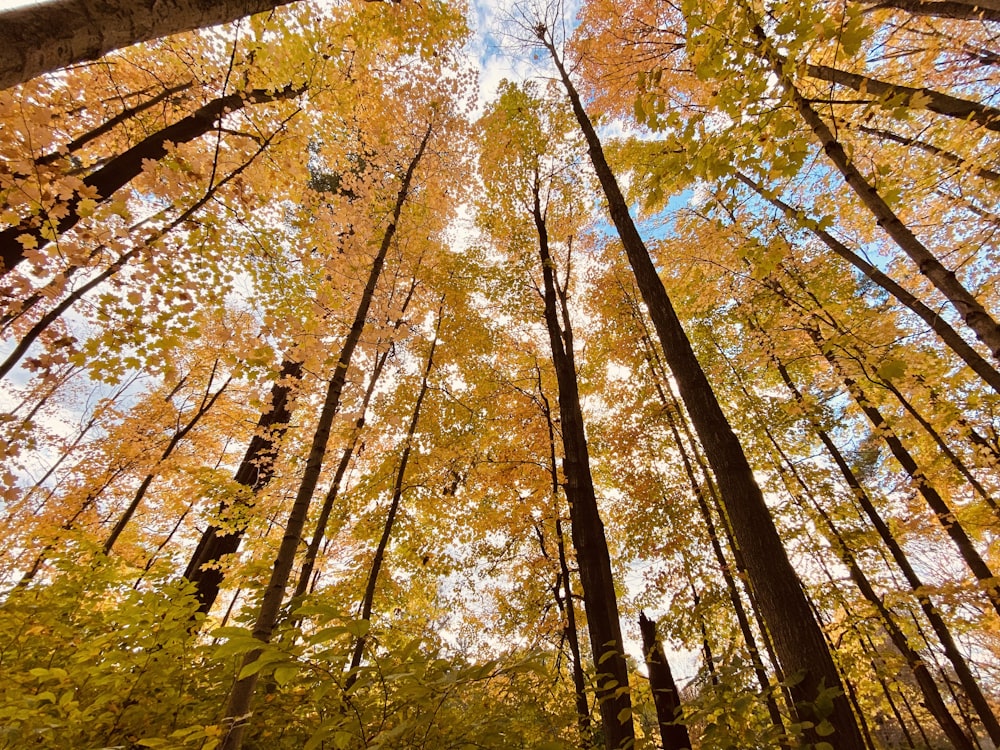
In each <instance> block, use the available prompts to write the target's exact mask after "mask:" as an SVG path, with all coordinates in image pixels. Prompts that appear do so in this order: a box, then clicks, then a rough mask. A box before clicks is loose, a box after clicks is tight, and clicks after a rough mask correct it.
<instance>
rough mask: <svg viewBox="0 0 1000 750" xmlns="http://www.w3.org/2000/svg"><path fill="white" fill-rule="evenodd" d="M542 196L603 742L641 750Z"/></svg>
mask: <svg viewBox="0 0 1000 750" xmlns="http://www.w3.org/2000/svg"><path fill="white" fill-rule="evenodd" d="M539 190H540V188H539V186H538V182H537V175H536V182H535V185H534V190H533V198H534V205H533V208H532V216H533V218H534V222H535V229H536V231H537V233H538V253H539V258H540V260H541V265H542V280H543V284H544V295H543V296H544V299H545V325H546V328H547V330H548V334H549V344H550V346H551V348H552V363H553V365H554V366H555V371H556V381H557V383H558V385H559V416H560V419H561V422H562V425H561V426H562V441H563V473H564V475H565V477H566V484H565V485H564V489H565V491H566V497H567V499H568V500H569V507H570V518H571V520H572V524H573V530H572V531H573V534H572V535H573V547H574V548H575V550H576V559H577V565H578V567H579V569H580V582H581V584H582V585H583V601H584V606H585V609H586V612H587V626H588V629H589V631H590V643H591V648H592V649H593V655H594V666H595V669H596V671H597V675H596V680H597V700H598V704H599V706H600V710H601V720H602V723H603V726H604V741H605V745H606V746H607V748H608V750H619V749H624V748H631V747H632V746H633V745H634V744H635V730H634V727H633V723H632V699H631V696H630V695H629V688H628V663H627V662H626V660H625V646H624V640H623V639H622V634H621V623H620V621H619V618H618V599H617V595H616V594H615V582H614V576H613V574H612V571H611V556H610V553H609V552H608V542H607V538H606V537H605V534H604V524H603V522H602V521H601V516H600V511H599V510H598V507H597V495H596V492H595V490H594V483H593V478H592V475H591V473H590V454H589V452H588V450H587V438H586V432H585V428H584V424H583V412H582V410H581V408H580V395H579V391H578V386H577V375H576V363H575V358H574V354H573V330H572V327H571V325H570V321H569V319H568V318H564V319H563V320H562V321H560V319H559V312H560V308H559V304H558V299H557V294H556V282H555V274H554V272H553V259H552V256H551V254H550V252H549V240H548V227H547V226H546V223H545V217H544V215H543V213H542V208H541V199H540V195H539Z"/></svg>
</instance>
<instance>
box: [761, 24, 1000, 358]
mask: <svg viewBox="0 0 1000 750" xmlns="http://www.w3.org/2000/svg"><path fill="white" fill-rule="evenodd" d="M754 34H755V36H756V37H757V40H758V42H759V47H760V51H761V54H762V55H763V56H764V58H765V59H766V60H767V61H768V63H769V64H770V65H771V68H772V70H773V71H774V73H775V75H776V76H777V77H778V80H779V82H780V83H781V86H782V88H784V90H785V92H786V93H787V94H788V96H789V98H790V99H791V101H792V104H793V106H794V107H795V109H796V110H797V111H798V113H799V115H800V116H801V117H802V119H803V120H804V121H805V122H806V124H807V125H808V126H809V129H810V130H812V132H813V134H814V135H815V136H816V139H817V140H818V141H819V142H820V145H821V146H822V147H823V151H824V152H825V153H826V155H827V156H828V157H829V158H830V161H832V162H833V163H834V165H835V166H836V167H837V169H838V170H839V171H840V173H841V174H842V175H843V176H844V179H845V181H846V182H847V184H848V186H850V188H851V189H852V190H853V191H854V193H855V195H857V196H858V198H859V199H860V200H861V202H862V203H863V204H864V205H865V207H866V208H868V210H869V211H871V213H872V215H873V216H874V217H875V219H876V221H877V222H878V225H879V226H880V227H882V229H883V230H885V232H886V233H887V234H888V235H889V236H890V237H891V238H892V239H893V241H894V242H895V243H896V244H897V245H898V246H899V248H900V249H901V250H902V251H903V252H904V253H906V255H907V256H908V257H909V258H910V260H912V261H913V262H914V263H916V264H917V267H918V269H919V270H920V273H921V274H923V275H924V276H926V277H927V279H928V280H929V281H930V282H931V283H932V284H933V285H934V286H935V288H937V290H938V291H940V292H941V293H942V294H943V295H944V296H945V297H946V298H947V299H948V301H949V302H950V303H951V304H952V306H953V307H954V308H955V309H956V310H957V311H958V314H959V316H961V318H962V320H963V321H965V324H966V325H968V326H969V328H971V329H972V330H973V331H975V333H976V336H977V337H978V338H979V340H980V341H982V342H983V343H984V344H986V346H987V347H988V348H989V350H990V353H991V354H992V355H993V356H994V357H996V358H1000V325H997V322H996V320H994V319H993V317H992V316H991V315H990V314H989V313H988V312H987V311H986V308H985V307H983V305H982V303H980V302H979V300H977V299H976V298H975V297H974V296H973V295H972V293H971V292H969V290H968V289H966V288H965V287H964V286H963V285H962V283H961V282H960V281H959V280H958V278H957V277H956V276H955V273H954V272H953V271H950V270H948V269H947V268H945V267H944V266H943V265H942V264H941V261H939V260H938V259H937V258H936V257H935V256H934V254H933V253H931V251H930V250H928V249H927V247H926V246H924V244H923V243H922V242H921V241H920V240H919V239H917V236H916V235H915V234H913V232H912V231H911V230H910V228H909V227H908V226H906V225H905V224H904V223H903V222H902V221H901V220H900V219H899V217H898V216H897V215H896V213H895V212H894V211H893V210H892V208H890V207H889V204H888V203H886V202H885V200H884V199H883V198H882V196H881V195H879V193H878V190H877V189H876V188H875V186H873V185H872V184H871V183H869V182H868V180H867V179H865V176H864V175H863V174H861V171H860V170H859V169H858V168H857V166H855V164H854V162H853V161H852V160H851V158H850V157H849V156H848V155H847V152H846V151H845V150H844V147H843V146H842V145H841V143H840V141H838V140H837V139H836V137H835V136H834V134H833V132H832V131H831V130H830V128H829V126H827V124H826V123H825V122H824V121H823V118H821V117H820V116H819V114H818V113H817V112H816V110H815V109H813V107H812V105H811V104H809V102H808V101H807V100H806V99H805V98H804V97H803V96H802V94H801V93H799V91H798V89H797V88H796V87H795V83H794V82H793V81H792V79H791V78H790V77H789V76H788V74H787V73H786V72H785V63H786V61H785V59H784V58H783V57H782V56H781V55H780V54H778V52H777V51H776V50H775V49H774V47H773V46H772V44H771V41H770V40H769V39H768V38H767V35H766V34H765V33H764V31H763V29H761V28H760V26H755V27H754Z"/></svg>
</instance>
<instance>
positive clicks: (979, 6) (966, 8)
mask: <svg viewBox="0 0 1000 750" xmlns="http://www.w3.org/2000/svg"><path fill="white" fill-rule="evenodd" d="M861 2H862V3H864V4H865V5H867V6H869V8H868V9H869V10H881V9H883V8H892V9H893V10H903V11H906V12H907V13H910V14H912V15H914V16H932V17H935V18H954V19H956V20H959V21H1000V3H997V2H996V1H995V0H973V1H972V2H969V1H968V0H861Z"/></svg>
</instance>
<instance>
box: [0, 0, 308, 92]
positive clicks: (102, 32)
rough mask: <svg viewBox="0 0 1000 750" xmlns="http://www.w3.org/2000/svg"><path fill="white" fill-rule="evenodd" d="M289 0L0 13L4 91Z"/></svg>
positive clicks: (75, 2) (84, 1)
mask: <svg viewBox="0 0 1000 750" xmlns="http://www.w3.org/2000/svg"><path fill="white" fill-rule="evenodd" d="M288 2H291V0H52V1H50V2H46V3H43V4H38V5H28V6H25V7H21V8H12V9H10V10H5V11H4V12H3V13H0V89H6V88H10V87H11V86H14V85H16V84H18V83H22V82H23V81H27V80H30V79H32V78H34V77H36V76H39V75H42V74H43V73H49V72H52V71H54V70H59V69H60V68H65V67H67V66H69V65H73V64H75V63H80V62H86V61H89V60H96V59H98V58H99V57H103V56H104V55H106V54H108V53H109V52H112V51H114V50H116V49H121V48H122V47H128V46H130V45H133V44H138V43H139V42H145V41H149V40H150V39H158V38H160V37H164V36H170V35H171V34H179V33H181V32H183V31H191V30H192V29H199V28H204V27H206V26H217V25H219V24H223V23H229V22H230V21H235V20H236V19H237V18H242V17H243V16H248V15H251V14H253V13H262V12H264V11H267V10H271V9H272V8H276V7H278V6H280V5H285V4H287V3H288Z"/></svg>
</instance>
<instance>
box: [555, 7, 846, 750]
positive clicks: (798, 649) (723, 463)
mask: <svg viewBox="0 0 1000 750" xmlns="http://www.w3.org/2000/svg"><path fill="white" fill-rule="evenodd" d="M537 33H538V36H539V39H540V41H541V42H542V44H543V45H544V46H545V47H546V49H547V50H548V52H549V54H550V55H551V56H552V59H553V62H554V64H555V65H556V67H557V70H558V73H559V77H560V79H561V80H562V83H563V85H564V87H565V88H566V92H567V95H568V96H569V99H570V102H571V104H572V106H573V111H574V114H575V115H576V118H577V121H578V122H579V124H580V128H581V130H582V131H583V133H584V136H585V138H586V141H587V145H588V150H589V153H590V158H591V162H592V163H593V166H594V171H595V172H596V173H597V176H598V179H599V180H600V182H601V186H602V188H603V190H604V195H605V197H606V199H607V201H608V207H609V209H610V212H611V218H612V220H613V221H614V224H615V226H616V228H617V229H618V235H619V237H620V238H621V241H622V244H623V245H624V248H625V252H626V254H627V255H628V259H629V262H630V264H631V265H632V270H633V272H634V273H635V276H636V281H637V283H638V286H639V290H640V292H641V294H642V298H643V301H644V302H645V303H646V306H647V307H648V308H649V312H650V317H652V319H653V324H654V326H655V328H656V331H657V334H658V335H659V337H660V341H661V344H662V346H663V351H664V355H665V357H666V358H667V362H668V364H669V366H670V370H671V372H672V373H673V375H674V378H675V379H676V381H677V385H678V388H679V389H680V392H681V398H682V399H683V401H684V404H685V406H686V407H687V410H688V413H689V414H690V415H691V420H692V422H693V423H694V426H695V430H696V431H697V433H698V436H699V438H700V440H701V443H702V446H703V448H704V449H705V453H706V455H707V456H708V460H709V463H710V465H711V466H712V471H713V473H714V474H715V478H716V481H717V482H718V486H719V490H720V493H721V497H722V501H723V503H724V504H725V510H726V513H727V514H728V516H729V518H730V520H731V523H732V528H733V532H734V533H735V535H736V540H737V544H738V545H739V548H740V549H741V551H742V552H743V555H744V558H745V560H746V565H747V573H748V575H749V578H750V583H751V585H752V586H753V589H754V592H755V593H756V595H757V600H758V602H759V603H760V605H761V608H762V610H763V614H764V618H765V620H766V622H767V627H768V631H769V632H770V633H771V636H772V637H773V639H774V645H775V650H776V651H777V653H778V656H779V659H780V660H781V666H782V670H783V671H784V673H785V674H788V675H793V674H795V675H798V674H801V675H802V679H800V680H799V681H798V682H797V683H796V684H795V685H794V686H793V687H792V688H791V692H792V695H793V697H794V701H795V709H796V713H797V715H798V717H799V719H800V720H802V721H812V719H814V718H817V717H816V714H815V711H814V707H815V705H816V701H817V698H818V697H819V695H820V692H821V691H823V690H824V689H827V690H834V691H837V690H839V691H840V694H839V695H837V696H836V697H835V698H834V699H833V713H832V715H831V716H830V721H831V722H832V724H833V725H834V727H835V730H836V734H835V735H834V738H833V741H834V742H835V743H836V746H837V747H838V748H839V749H840V750H862V748H864V747H865V743H864V740H863V738H862V737H861V732H860V730H859V728H858V723H857V721H856V720H855V718H854V714H853V713H852V711H851V706H850V704H849V702H848V701H847V699H846V693H844V689H843V684H842V683H841V681H840V675H839V674H838V672H837V668H836V666H835V665H834V663H833V658H832V656H831V655H830V652H829V650H828V648H827V645H826V642H825V640H824V639H823V633H822V631H821V630H820V627H819V624H818V623H817V621H816V618H815V617H814V616H813V613H812V611H811V610H810V608H809V603H808V601H807V600H806V598H805V595H804V594H803V592H802V589H801V588H800V587H799V582H798V578H797V577H796V575H795V571H794V570H793V569H792V566H791V563H790V562H789V560H788V556H787V554H786V553H785V549H784V547H783V546H782V544H781V539H780V537H779V536H778V532H777V530H776V529H775V526H774V520H773V519H772V518H771V515H770V511H769V510H768V508H767V505H766V504H765V502H764V496H763V494H762V493H761V491H760V487H758V485H757V481H756V479H755V478H754V476H753V471H752V470H751V468H750V464H749V463H748V461H747V458H746V455H745V454H744V452H743V447H742V446H741V445H740V443H739V440H738V439H737V438H736V435H735V434H734V433H733V430H732V428H731V427H730V425H729V421H728V420H727V419H726V416H725V414H724V413H723V412H722V407H721V406H720V405H719V402H718V400H717V399H716V397H715V394H714V393H713V392H712V387H711V385H710V384H709V383H708V380H707V378H706V377H705V373H704V371H703V370H702V368H701V365H700V363H699V362H698V360H697V358H696V357H695V355H694V351H693V350H692V348H691V343H690V341H689V340H688V338H687V335H686V334H685V333H684V329H683V328H682V327H681V324H680V321H679V320H678V318H677V314H676V313H675V312H674V309H673V305H672V304H671V302H670V299H669V297H668V296H667V293H666V290H665V289H664V288H663V283H662V282H661V281H660V278H659V276H658V275H657V272H656V267H655V266H654V265H653V261H652V259H651V258H650V257H649V252H648V251H647V250H646V246H645V244H644V243H643V241H642V238H641V237H640V235H639V232H638V230H637V229H636V227H635V224H634V223H633V221H632V217H631V216H630V215H629V212H628V204H627V203H626V202H625V198H624V196H623V195H622V192H621V189H620V188H619V187H618V183H617V181H616V180H615V177H614V174H613V172H612V171H611V168H610V166H609V165H608V162H607V159H606V158H605V156H604V149H603V147H602V146H601V141H600V138H598V136H597V132H596V131H595V130H594V126H593V124H592V123H591V122H590V118H589V117H588V116H587V112H586V110H585V109H584V107H583V103H582V102H581V101H580V96H579V94H578V93H577V91H576V88H575V87H574V86H573V82H572V81H571V79H570V77H569V74H568V73H567V72H566V68H565V66H564V65H563V62H562V58H561V57H560V55H559V54H558V52H557V51H556V48H555V45H554V43H553V41H552V38H551V36H550V34H549V30H548V29H547V28H546V27H545V26H544V25H540V26H539V27H538V28H537ZM813 723H818V720H817V721H816V722H813ZM806 735H807V736H806V740H807V741H808V742H814V743H815V742H822V741H826V740H824V739H823V738H820V737H818V736H817V735H816V734H815V732H814V731H813V730H812V729H809V730H807V732H806Z"/></svg>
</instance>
